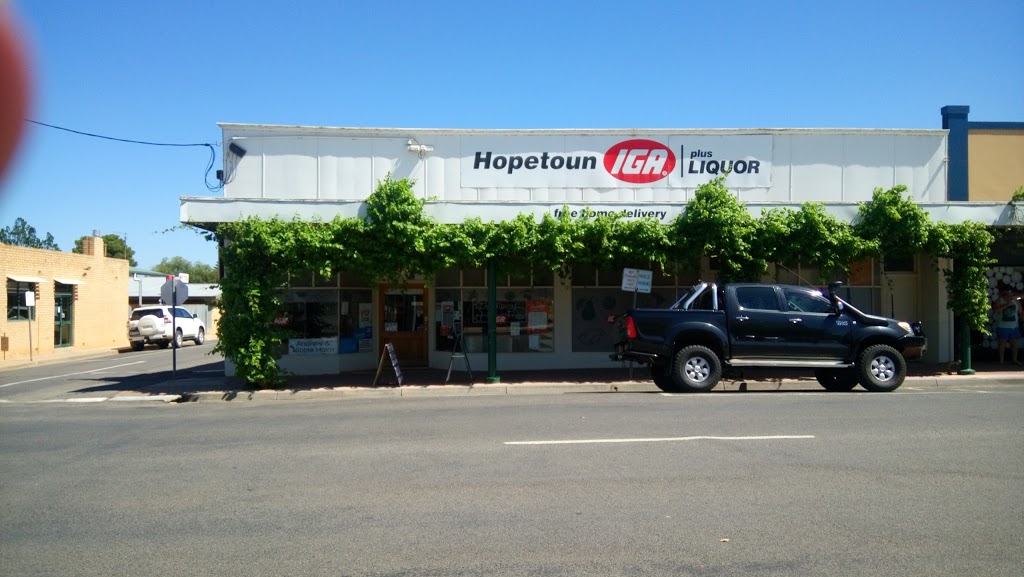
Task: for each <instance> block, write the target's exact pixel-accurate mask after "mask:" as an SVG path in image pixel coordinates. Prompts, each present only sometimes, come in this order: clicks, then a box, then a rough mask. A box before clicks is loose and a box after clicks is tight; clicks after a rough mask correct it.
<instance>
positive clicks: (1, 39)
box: [0, 2, 29, 177]
mask: <svg viewBox="0 0 1024 577" xmlns="http://www.w3.org/2000/svg"><path fill="white" fill-rule="evenodd" d="M0 87H2V88H0V177H2V176H3V174H5V173H6V172H7V168H8V166H9V164H10V162H11V159H12V158H13V157H14V151H15V150H17V148H18V141H19V140H20V139H21V134H22V131H23V129H24V126H25V117H26V116H27V115H28V103H29V94H28V92H29V76H28V63H27V59H26V57H25V51H24V49H23V45H22V42H21V35H20V33H19V31H18V26H17V25H16V22H15V20H14V15H13V14H12V13H11V8H10V6H9V5H8V4H7V3H6V2H0Z"/></svg>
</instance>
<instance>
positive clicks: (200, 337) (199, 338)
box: [192, 327, 206, 345]
mask: <svg viewBox="0 0 1024 577" xmlns="http://www.w3.org/2000/svg"><path fill="white" fill-rule="evenodd" d="M192 340H193V341H195V343H196V344H197V345H201V344H203V343H205V342H206V331H204V330H203V328H202V327H199V332H198V333H196V338H194V339H192Z"/></svg>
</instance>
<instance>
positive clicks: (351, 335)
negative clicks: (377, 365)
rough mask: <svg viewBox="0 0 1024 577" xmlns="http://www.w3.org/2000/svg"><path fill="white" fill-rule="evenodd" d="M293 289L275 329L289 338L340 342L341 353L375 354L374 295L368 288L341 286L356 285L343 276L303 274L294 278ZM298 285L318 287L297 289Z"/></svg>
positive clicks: (292, 278) (286, 292)
mask: <svg viewBox="0 0 1024 577" xmlns="http://www.w3.org/2000/svg"><path fill="white" fill-rule="evenodd" d="M290 280H291V282H292V286H291V287H290V288H288V289H287V290H285V291H284V293H283V295H282V301H283V302H284V311H283V313H282V314H281V315H280V316H279V317H278V318H276V319H274V326H276V327H278V328H280V329H283V330H284V331H285V334H286V335H287V339H289V340H292V339H296V340H298V339H322V340H328V339H330V340H337V346H338V353H340V354H347V353H357V352H372V351H373V293H372V291H370V289H368V288H365V287H343V288H318V287H337V285H338V283H339V280H340V282H342V283H347V282H352V279H351V278H348V277H346V276H345V275H341V276H340V278H339V276H338V275H334V276H332V277H323V276H320V275H316V274H312V273H310V274H301V275H295V276H292V277H291V279H290ZM296 283H302V284H309V285H316V286H308V287H307V286H297V284H296Z"/></svg>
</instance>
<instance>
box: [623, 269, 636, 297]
mask: <svg viewBox="0 0 1024 577" xmlns="http://www.w3.org/2000/svg"><path fill="white" fill-rule="evenodd" d="M636 273H637V270H636V269H635V268H624V269H622V290H624V291H629V292H633V291H635V290H636V276H637V274H636Z"/></svg>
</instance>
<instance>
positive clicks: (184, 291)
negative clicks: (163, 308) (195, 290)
mask: <svg viewBox="0 0 1024 577" xmlns="http://www.w3.org/2000/svg"><path fill="white" fill-rule="evenodd" d="M160 300H162V301H163V302H164V304H169V305H171V307H176V306H180V305H183V304H185V301H187V300H188V283H187V282H185V281H183V280H181V279H177V278H174V275H170V274H169V275H167V282H165V283H164V284H163V286H161V287H160ZM177 318H178V315H176V314H175V311H174V309H173V308H171V378H175V377H177V373H178V344H177V343H178V321H177Z"/></svg>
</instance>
